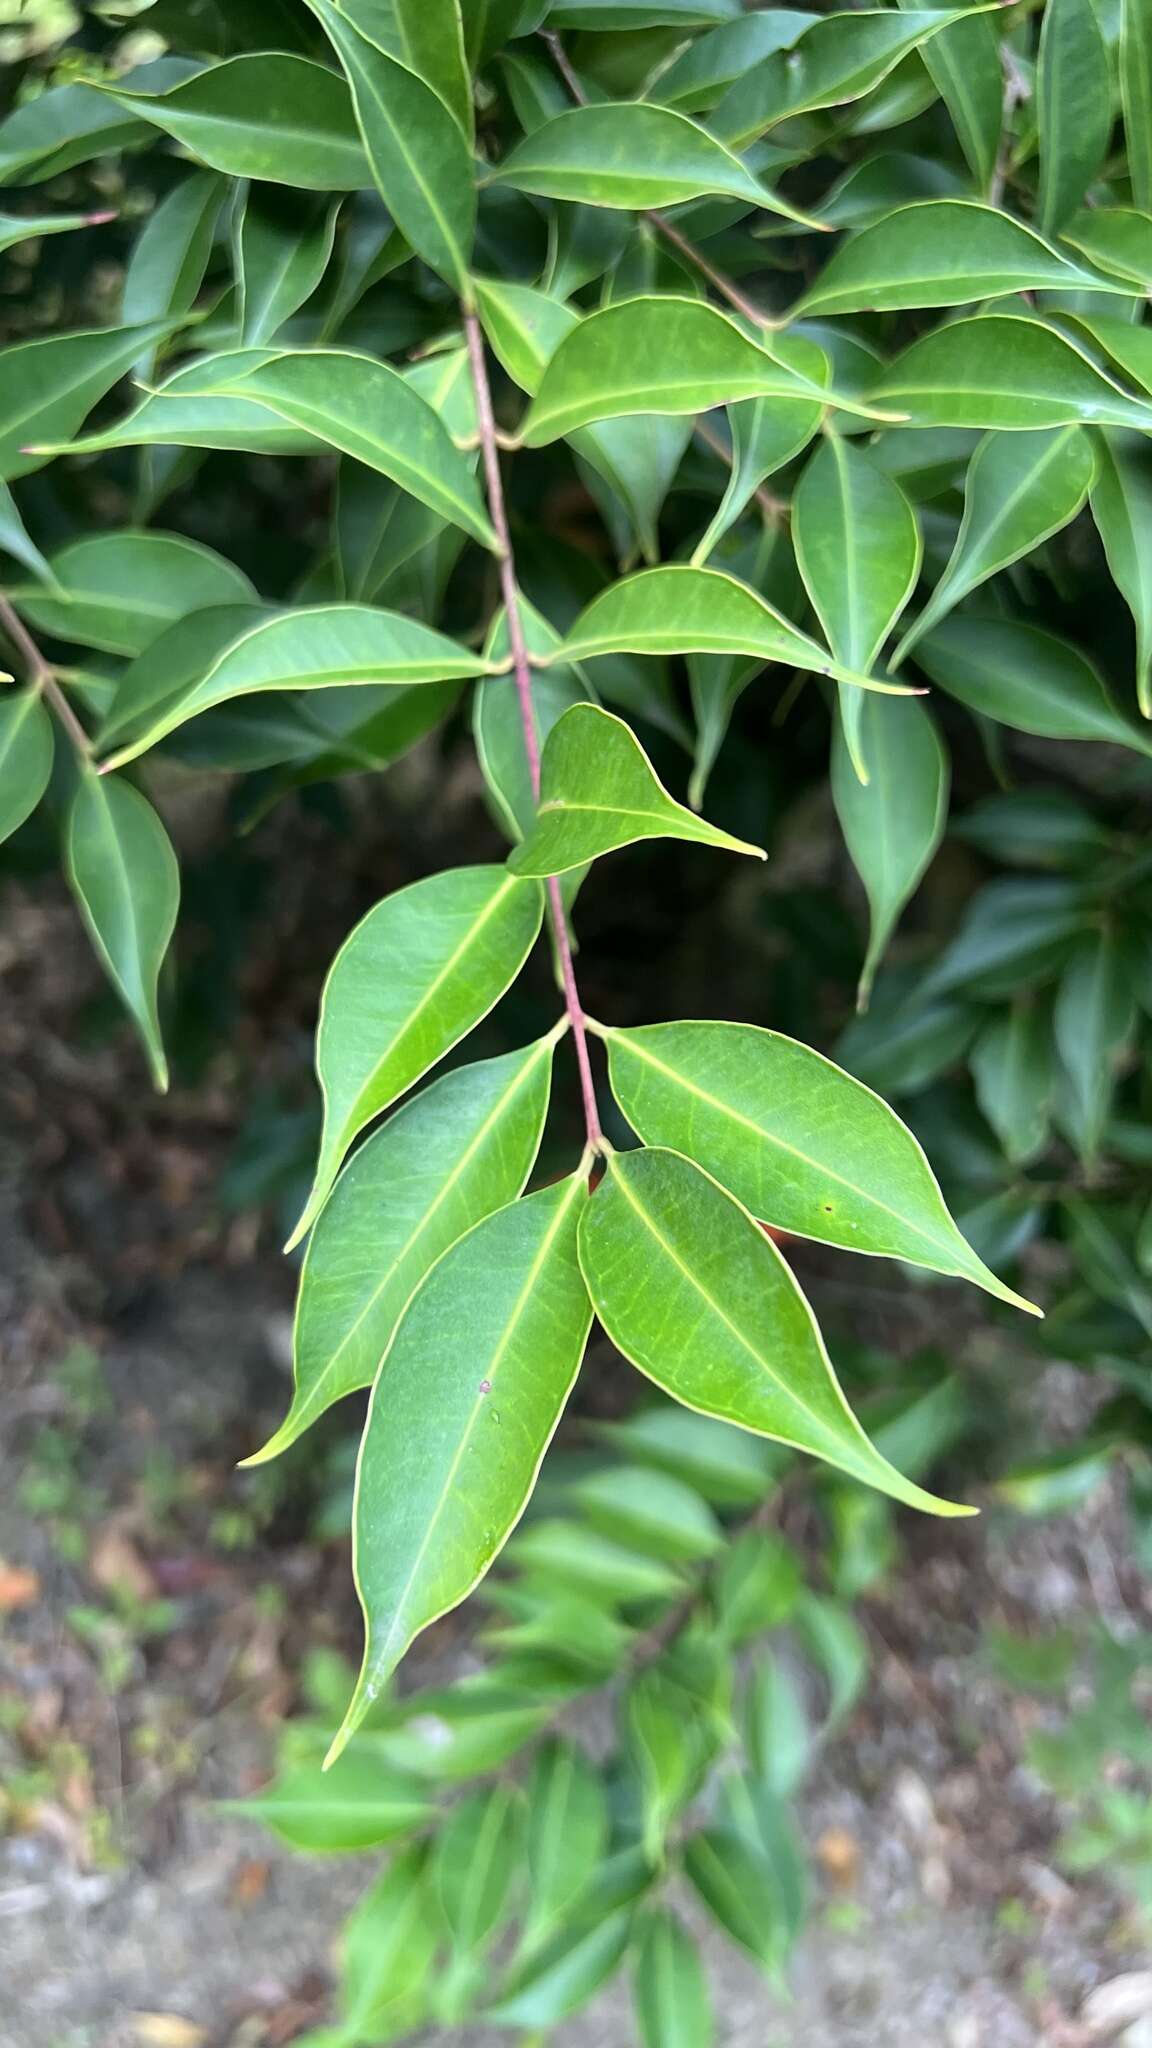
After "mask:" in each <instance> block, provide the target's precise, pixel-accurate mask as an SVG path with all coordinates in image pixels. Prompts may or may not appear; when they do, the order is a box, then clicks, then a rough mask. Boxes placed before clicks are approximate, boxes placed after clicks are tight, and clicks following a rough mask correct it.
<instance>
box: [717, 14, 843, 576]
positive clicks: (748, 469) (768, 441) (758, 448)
mask: <svg viewBox="0 0 1152 2048" xmlns="http://www.w3.org/2000/svg"><path fill="white" fill-rule="evenodd" d="M755 18H756V17H753V16H749V19H750V20H751V19H755ZM777 354H778V355H779V357H780V359H781V360H782V361H783V362H785V363H788V364H790V365H791V366H792V367H793V368H794V369H797V370H799V371H800V372H801V373H802V374H805V375H807V376H809V377H811V378H812V379H813V381H814V382H819V381H820V379H821V378H822V377H823V376H824V374H825V369H826V358H825V357H824V355H823V352H822V351H821V350H819V349H817V348H816V347H815V346H814V344H812V343H811V342H807V341H804V340H803V339H800V338H798V337H792V338H791V339H784V340H782V341H780V342H778V343H777ZM823 411H824V408H823V405H821V404H818V403H817V401H816V400H815V399H806V398H800V399H796V400H791V399H784V398H753V399H748V400H745V401H744V402H743V403H741V404H737V405H730V406H729V407H728V429H729V433H730V434H731V437H732V468H731V473H730V475H729V478H728V482H727V485H726V487H725V491H724V495H723V497H722V499H721V500H720V503H719V505H718V506H717V508H716V511H715V512H714V513H713V515H712V519H711V521H710V522H709V525H708V526H707V528H706V529H705V531H704V533H703V535H702V536H701V538H700V540H699V541H698V542H697V545H696V547H695V548H694V549H693V551H692V563H693V566H694V567H697V568H699V567H701V566H703V564H704V563H705V562H706V561H707V559H708V556H709V555H710V554H711V553H712V550H713V549H714V548H715V547H716V546H717V544H718V542H719V541H721V540H722V539H723V537H724V535H725V534H726V533H727V532H728V531H729V529H730V528H731V527H733V526H734V525H735V524H736V521H737V520H738V519H739V518H740V516H741V514H742V513H743V512H744V511H745V510H746V508H747V506H748V504H749V502H750V501H751V499H752V497H753V495H754V493H755V492H756V491H758V490H759V488H760V486H761V484H762V483H763V482H764V480H765V478H766V477H770V476H772V475H774V474H775V472H776V471H777V470H778V469H783V467H784V465H785V463H787V462H791V460H792V458H793V456H794V455H798V454H799V453H800V450H801V449H802V448H806V447H807V445H808V443H809V441H810V440H811V439H812V436H813V434H814V433H815V432H816V431H817V429H818V427H819V425H820V421H821V418H822V416H823Z"/></svg>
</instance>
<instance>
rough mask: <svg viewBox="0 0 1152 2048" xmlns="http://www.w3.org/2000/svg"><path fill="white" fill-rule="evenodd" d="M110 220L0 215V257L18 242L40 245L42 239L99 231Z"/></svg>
mask: <svg viewBox="0 0 1152 2048" xmlns="http://www.w3.org/2000/svg"><path fill="white" fill-rule="evenodd" d="M113 218H114V216H113V215H112V214H108V213H3V212H0V256H2V255H3V254H4V252H5V250H6V249H14V248H16V246H17V244H18V243H20V242H39V241H40V240H42V238H43V237H44V236H45V235H66V234H70V233H72V232H73V231H74V230H75V229H76V228H87V227H99V226H101V225H102V223H103V222H104V221H106V220H111V219H113Z"/></svg>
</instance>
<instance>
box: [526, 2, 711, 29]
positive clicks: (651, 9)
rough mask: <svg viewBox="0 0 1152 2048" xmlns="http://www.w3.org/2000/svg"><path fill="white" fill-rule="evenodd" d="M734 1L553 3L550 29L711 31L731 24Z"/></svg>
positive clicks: (548, 18)
mask: <svg viewBox="0 0 1152 2048" xmlns="http://www.w3.org/2000/svg"><path fill="white" fill-rule="evenodd" d="M735 12H736V5H735V0H552V5H551V6H550V7H549V9H548V15H547V20H548V26H549V28H551V29H557V28H576V29H598V30H601V31H613V30H614V31H617V32H619V33H625V32H628V31H631V30H634V29H643V28H660V27H665V26H666V27H669V28H677V29H682V30H687V29H692V28H710V27H711V25H712V23H713V22H715V21H730V20H731V19H732V16H733V15H734V14H735Z"/></svg>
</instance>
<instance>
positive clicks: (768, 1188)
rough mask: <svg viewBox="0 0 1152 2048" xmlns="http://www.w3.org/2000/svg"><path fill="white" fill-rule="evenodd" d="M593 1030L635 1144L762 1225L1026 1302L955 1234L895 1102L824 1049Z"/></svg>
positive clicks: (727, 1037)
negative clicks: (709, 1186) (656, 1152)
mask: <svg viewBox="0 0 1152 2048" xmlns="http://www.w3.org/2000/svg"><path fill="white" fill-rule="evenodd" d="M596 1029H597V1030H598V1032H599V1033H600V1035H601V1036H602V1037H603V1039H604V1041H605V1044H606V1045H607V1048H608V1062H609V1070H610V1073H611V1079H612V1092H613V1094H614V1095H615V1097H616V1099H617V1101H618V1102H619V1104H620V1107H621V1109H622V1110H623V1112H624V1114H625V1116H626V1117H627V1119H628V1121H629V1123H630V1124H631V1125H632V1128H633V1130H635V1131H636V1132H637V1133H638V1134H639V1136H640V1137H641V1138H643V1140H644V1142H645V1144H650V1145H663V1146H670V1147H671V1148H673V1150H675V1151H677V1152H684V1153H687V1154H689V1155H690V1156H691V1157H692V1158H693V1159H696V1160H698V1161H699V1163H700V1165H701V1166H703V1167H705V1168H706V1169H707V1171H708V1172H709V1173H711V1174H714V1175H715V1176H716V1178H717V1180H719V1181H720V1182H722V1183H723V1185H724V1186H725V1187H727V1188H730V1189H731V1190H732V1193H733V1194H734V1195H735V1196H736V1197H737V1199H738V1200H739V1201H741V1202H743V1204H744V1206H745V1208H747V1209H750V1210H751V1212H752V1214H753V1215H754V1216H757V1217H759V1218H760V1220H761V1221H762V1222H764V1223H768V1224H771V1225H772V1226H773V1227H774V1228H776V1229H779V1230H786V1231H791V1232H794V1233H795V1234H796V1235H797V1236H799V1237H812V1238H816V1239H817V1240H818V1241H819V1242H820V1243H822V1244H835V1245H840V1246H841V1247H842V1248H843V1249H844V1250H846V1251H858V1252H868V1253H871V1254H874V1255H879V1256H882V1257H886V1258H896V1259H904V1260H906V1261H907V1262H908V1263H909V1264H910V1265H915V1266H927V1267H928V1268H929V1270H930V1271H932V1272H935V1273H946V1274H950V1275H954V1276H956V1277H957V1278H959V1279H965V1280H970V1281H972V1282H973V1283H974V1285H975V1286H977V1287H983V1288H984V1289H986V1291H987V1292H988V1293H990V1294H994V1295H996V1296H997V1297H998V1298H999V1299H1000V1300H1002V1301H1008V1302H1011V1303H1012V1304H1013V1305H1014V1306H1015V1307H1018V1308H1027V1307H1029V1305H1030V1304H1029V1303H1027V1302H1022V1301H1021V1299H1020V1296H1019V1295H1017V1294H1014V1293H1013V1292H1012V1290H1011V1288H1008V1287H1005V1286H1004V1285H1003V1283H1002V1282H1001V1281H999V1280H998V1279H997V1278H996V1275H995V1274H994V1273H990V1272H989V1270H988V1268H987V1266H985V1265H984V1264H983V1262H982V1261H981V1260H980V1259H978V1258H977V1257H976V1254H975V1253H974V1252H973V1251H972V1249H971V1247H970V1246H969V1245H967V1244H965V1242H964V1239H963V1238H962V1237H961V1235H960V1232H959V1231H958V1230H957V1228H956V1225H955V1224H954V1223H953V1221H952V1218H951V1217H950V1216H949V1214H948V1210H947V1208H946V1206H945V1203H944V1198H943V1196H942V1195H941V1193H940V1189H939V1187H938V1185H937V1183H936V1180H935V1177H934V1175H933V1173H932V1169H931V1167H930V1166H929V1164H928V1161H927V1159H926V1158H925V1156H924V1153H923V1152H922V1150H921V1148H920V1146H919V1144H918V1143H917V1141H916V1139H915V1138H914V1137H913V1136H912V1133H911V1131H909V1130H908V1129H907V1128H906V1126H905V1125H904V1124H902V1123H901V1121H900V1119H899V1117H898V1116H897V1115H896V1113H895V1111H894V1110H891V1109H889V1107H888V1105H887V1103H886V1102H882V1101H881V1099H880V1097H879V1096H878V1095H874V1094H873V1093H872V1091H871V1089H870V1088H865V1087H864V1086H863V1084H862V1083H861V1082H859V1081H855V1080H853V1079H852V1077H851V1075H850V1074H846V1073H844V1072H843V1070H842V1069H841V1068H839V1067H836V1066H833V1064H832V1062H831V1060H827V1059H825V1058H824V1057H823V1055H822V1054H820V1053H817V1052H813V1051H812V1050H811V1049H810V1047H808V1046H805V1045H799V1044H798V1043H797V1042H796V1040H795V1039H793V1038H785V1037H783V1036H782V1035H781V1034H780V1033H779V1032H775V1031H761V1030H760V1029H758V1028H757V1027H756V1026H755V1025H752V1024H726V1023H685V1024H649V1025H644V1026H641V1027H640V1028H639V1029H634V1030H628V1031H621V1030H616V1029H611V1030H607V1029H605V1028H604V1027H603V1026H599V1025H598V1026H597V1027H596Z"/></svg>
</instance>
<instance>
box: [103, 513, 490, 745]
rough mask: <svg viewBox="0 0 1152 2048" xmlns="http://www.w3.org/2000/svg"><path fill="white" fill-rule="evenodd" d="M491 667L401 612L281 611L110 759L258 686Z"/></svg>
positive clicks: (418, 676) (418, 678)
mask: <svg viewBox="0 0 1152 2048" xmlns="http://www.w3.org/2000/svg"><path fill="white" fill-rule="evenodd" d="M84 545H88V546H96V545H97V543H96V542H90V543H84ZM129 651H130V650H129ZM491 665H492V664H491V663H489V662H487V661H486V660H485V658H484V656H483V655H479V654H472V653H470V652H469V650H468V648H466V647H461V646H460V645H459V643H458V642H457V641H455V640H449V639H448V638H447V636H446V635H445V634H443V633H436V632H433V630H432V628H431V626H422V625H420V623H419V621H418V620H416V619H407V618H405V617H404V616H403V614H402V613H400V612H388V611H374V610H372V609H371V608H370V607H369V606H367V605H354V604H329V605H317V606H315V607H313V608H311V609H304V608H301V609H299V610H297V611H290V612H284V613H282V614H280V615H279V616H278V617H275V618H270V619H266V620H261V621H260V622H259V623H258V624H255V625H253V626H252V628H251V630H250V631H248V632H245V633H244V634H242V635H241V636H240V637H237V638H235V639H234V640H230V641H229V643H228V645H227V646H226V647H225V649H224V652H223V653H222V654H221V655H220V657H219V659H218V660H216V661H215V662H214V663H212V665H211V666H210V667H209V668H208V671H207V673H206V674H205V675H203V676H202V677H200V678H198V679H197V680H196V682H195V684H194V685H193V687H192V688H191V689H189V690H187V691H186V692H184V693H183V694H182V695H181V696H179V697H178V698H176V700H175V701H174V702H170V703H168V704H167V705H166V706H165V708H164V710H163V711H162V712H161V714H160V716H159V717H158V718H155V719H153V720H150V721H149V722H148V723H147V724H146V725H145V726H144V728H143V730H142V731H140V732H138V733H137V734H136V736H135V737H134V738H133V740H132V741H131V744H130V745H128V746H126V747H123V748H121V749H120V751H119V752H118V753H117V754H116V755H115V763H116V764H117V765H119V764H121V763H122V762H124V761H131V760H134V759H135V757H136V755H137V754H142V753H144V752H145V751H146V750H147V749H148V748H149V747H154V746H155V745H156V742H157V741H158V740H161V739H163V738H164V736H165V734H166V733H170V732H173V731H174V730H175V728H176V727H177V726H179V725H183V724H185V723H186V722H187V720H188V719H190V718H197V717H198V716H199V715H200V713H201V712H204V711H210V710H212V709H213V708H214V707H215V706H216V705H218V704H226V703H229V702H230V701H231V700H232V699H234V698H236V697H251V696H254V695H255V694H256V693H257V692H259V691H264V690H331V689H339V688H346V687H347V686H349V685H351V684H356V685H364V684H367V685H373V684H381V683H386V684H390V685H395V686H399V685H403V684H411V683H439V682H449V681H452V680H454V679H462V678H466V677H468V676H475V675H483V674H485V673H486V672H487V671H488V670H489V668H490V667H491ZM118 708H119V707H118Z"/></svg>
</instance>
